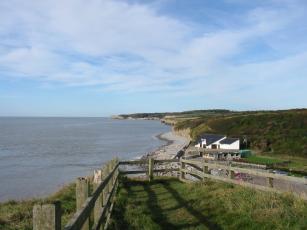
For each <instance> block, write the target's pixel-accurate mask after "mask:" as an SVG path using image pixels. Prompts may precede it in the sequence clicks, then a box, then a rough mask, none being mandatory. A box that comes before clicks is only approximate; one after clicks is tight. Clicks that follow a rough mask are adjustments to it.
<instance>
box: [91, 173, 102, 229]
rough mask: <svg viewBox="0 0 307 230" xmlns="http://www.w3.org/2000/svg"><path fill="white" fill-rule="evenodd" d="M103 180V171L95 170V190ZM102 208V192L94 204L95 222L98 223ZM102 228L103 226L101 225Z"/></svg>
mask: <svg viewBox="0 0 307 230" xmlns="http://www.w3.org/2000/svg"><path fill="white" fill-rule="evenodd" d="M101 181H102V171H101V170H94V179H93V190H94V191H95V190H96V189H97V188H98V187H99V185H100V183H101ZM101 208H102V194H101V195H100V196H99V197H98V198H97V200H96V202H95V206H94V224H95V225H96V224H97V223H98V221H99V218H100V212H101ZM100 229H102V227H100Z"/></svg>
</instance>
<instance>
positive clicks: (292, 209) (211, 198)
mask: <svg viewBox="0 0 307 230" xmlns="http://www.w3.org/2000/svg"><path fill="white" fill-rule="evenodd" d="M306 218H307V203H306V202H304V201H302V200H299V199H296V198H294V197H293V196H290V195H277V194H273V193H266V192H260V191H255V190H252V189H247V188H244V187H241V186H234V185H229V184H226V183H219V182H213V181H207V182H205V183H193V184H184V183H181V182H180V181H178V180H176V179H161V180H155V181H153V182H152V183H149V182H146V181H136V180H125V181H123V182H122V183H121V188H120V191H119V194H118V197H117V200H116V204H115V209H114V212H113V214H112V220H113V221H112V225H111V229H116V230H117V229H118V230H119V229H127V230H129V229H148V230H150V229H155V230H156V229H257V230H258V229H306V228H307V222H306Z"/></svg>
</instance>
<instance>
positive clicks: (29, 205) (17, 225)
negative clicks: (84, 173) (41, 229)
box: [0, 184, 76, 230]
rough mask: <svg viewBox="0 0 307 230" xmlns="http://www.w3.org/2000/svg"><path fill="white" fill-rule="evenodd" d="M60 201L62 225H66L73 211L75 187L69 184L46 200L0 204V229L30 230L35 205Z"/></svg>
mask: <svg viewBox="0 0 307 230" xmlns="http://www.w3.org/2000/svg"><path fill="white" fill-rule="evenodd" d="M55 200H60V201H61V205H62V210H63V216H62V224H64V223H67V221H68V220H69V218H70V217H71V215H72V214H73V213H74V211H75V205H76V204H75V185H74V184H71V185H68V186H66V187H64V188H62V189H61V190H60V191H58V192H57V193H55V194H54V195H52V196H50V197H48V198H46V199H31V200H26V201H8V202H5V203H0V229H1V230H2V229H3V230H17V229H18V230H20V229H23V230H28V229H29V230H30V229H32V209H33V205H34V204H37V203H50V202H53V201H55Z"/></svg>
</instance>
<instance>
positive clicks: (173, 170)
mask: <svg viewBox="0 0 307 230" xmlns="http://www.w3.org/2000/svg"><path fill="white" fill-rule="evenodd" d="M174 163H175V164H174ZM163 164H164V168H163V167H160V168H155V165H163ZM165 164H171V166H169V165H168V166H165ZM123 165H126V166H127V165H128V166H129V165H130V166H135V165H137V166H138V167H137V170H136V169H132V170H131V169H130V170H126V169H125V170H123V169H121V170H119V167H120V166H123ZM174 165H177V167H174ZM132 168H133V167H132ZM212 169H222V170H225V171H227V172H228V175H227V177H223V176H217V175H212V174H211V173H210V170H212ZM144 173H145V174H147V176H148V179H149V181H151V180H153V179H154V174H155V173H156V174H157V173H158V174H162V175H167V173H170V174H171V175H173V176H177V177H179V179H180V180H181V181H184V182H188V181H189V182H190V181H191V177H189V176H187V175H192V176H193V177H194V178H198V179H200V180H205V178H210V179H214V180H220V181H224V182H227V183H233V184H239V185H243V186H247V187H251V188H255V189H261V190H265V191H274V192H281V191H280V190H279V189H276V188H275V187H274V180H276V179H277V180H283V181H286V182H288V183H298V184H301V185H304V186H306V185H307V180H306V179H305V178H297V177H291V176H285V175H278V174H272V173H269V172H266V171H264V170H261V171H260V170H255V169H247V168H239V167H234V166H231V165H229V166H227V165H221V164H213V163H207V162H203V161H199V160H190V159H180V160H179V159H170V160H154V159H152V158H149V159H148V160H132V161H120V162H119V161H118V160H116V159H114V160H112V161H110V162H108V163H107V164H106V165H105V166H104V167H103V168H102V169H101V170H95V172H94V177H93V191H94V192H93V193H92V195H91V196H89V189H88V188H89V179H88V178H78V179H77V181H76V207H77V208H76V209H77V210H76V213H75V214H74V216H73V217H72V219H71V220H70V221H69V222H68V224H66V226H65V228H64V230H79V229H82V230H87V229H90V226H91V229H96V230H100V229H107V227H108V224H109V219H110V216H111V212H112V209H113V206H114V197H115V193H116V190H117V187H118V176H119V174H123V175H127V174H144ZM236 173H244V174H248V175H254V176H257V177H263V178H266V184H265V185H257V184H252V183H249V182H245V181H240V180H237V179H236V178H235V174H236ZM297 195H298V194H297ZM299 195H300V196H301V197H302V198H303V199H307V196H306V193H305V195H302V194H299ZM92 213H93V223H90V216H91V215H92ZM33 229H34V230H61V204H60V203H59V202H56V203H54V204H43V205H40V204H39V205H35V206H34V208H33Z"/></svg>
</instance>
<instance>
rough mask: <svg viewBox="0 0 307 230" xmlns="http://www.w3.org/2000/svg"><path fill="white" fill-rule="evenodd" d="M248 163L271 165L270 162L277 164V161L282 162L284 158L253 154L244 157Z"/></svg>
mask: <svg viewBox="0 0 307 230" xmlns="http://www.w3.org/2000/svg"><path fill="white" fill-rule="evenodd" d="M243 159H244V160H245V161H246V162H248V163H253V164H264V165H270V164H276V163H282V162H283V160H281V159H278V158H275V157H269V156H258V155H252V156H250V157H247V158H243Z"/></svg>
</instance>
